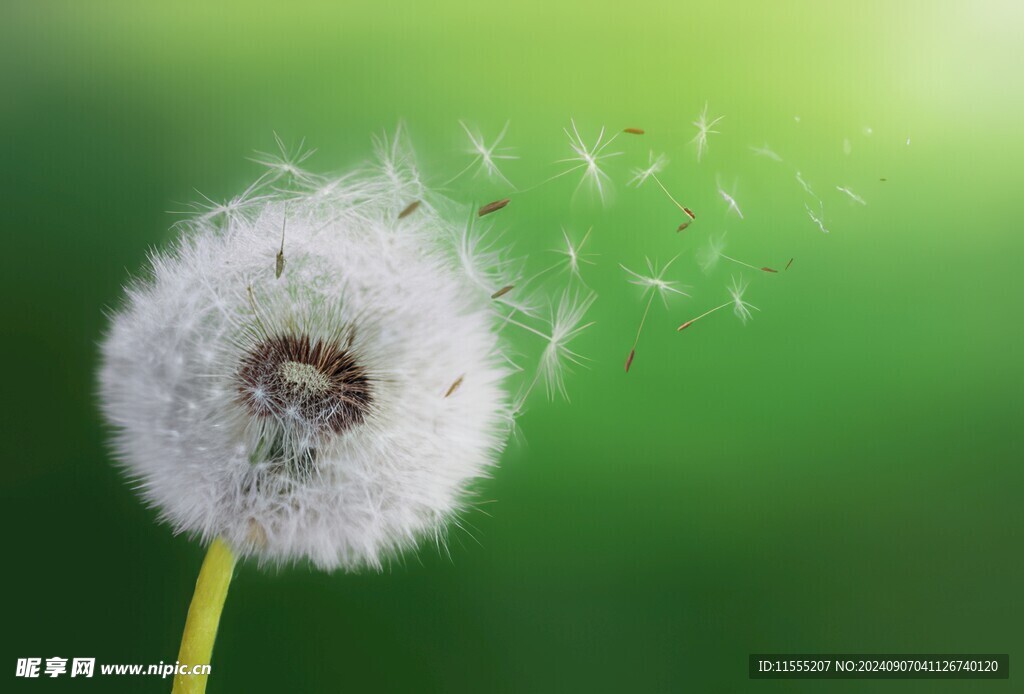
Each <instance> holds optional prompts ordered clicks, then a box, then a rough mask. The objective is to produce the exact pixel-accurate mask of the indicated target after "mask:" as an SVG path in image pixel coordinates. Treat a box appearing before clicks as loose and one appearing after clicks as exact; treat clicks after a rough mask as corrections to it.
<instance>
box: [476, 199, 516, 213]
mask: <svg viewBox="0 0 1024 694" xmlns="http://www.w3.org/2000/svg"><path fill="white" fill-rule="evenodd" d="M508 203H509V199H508V198H502V199H501V200H495V201H494V202H489V203H487V204H486V205H484V206H483V207H481V208H480V210H479V211H478V212H477V213H476V214H477V216H478V217H483V216H484V215H485V214H490V213H491V212H497V211H498V210H500V209H501V208H502V207H504V206H505V205H507V204H508Z"/></svg>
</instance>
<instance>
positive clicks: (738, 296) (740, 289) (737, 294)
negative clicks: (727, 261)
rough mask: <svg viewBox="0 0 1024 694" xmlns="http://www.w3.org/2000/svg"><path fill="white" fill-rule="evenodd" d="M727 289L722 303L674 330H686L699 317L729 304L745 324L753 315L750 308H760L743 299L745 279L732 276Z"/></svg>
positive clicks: (703, 316) (745, 288) (745, 286)
mask: <svg viewBox="0 0 1024 694" xmlns="http://www.w3.org/2000/svg"><path fill="white" fill-rule="evenodd" d="M727 289H728V290H729V301H726V302H725V303H724V304H721V305H719V306H715V307H714V308H712V309H708V310H707V311H705V312H704V313H702V314H700V315H699V316H697V317H696V318H691V319H690V320H688V321H686V322H685V323H683V324H682V325H680V326H679V327H678V328H676V331H677V332H682V331H683V330H686V329H687V328H689V327H690V326H691V325H693V324H694V323H696V322H697V321H699V320H700V319H702V318H705V317H707V316H710V315H711V314H712V313H714V312H715V311H720V310H722V309H723V308H728V307H730V306H732V311H733V314H734V315H735V316H736V317H737V318H739V319H740V322H741V323H743V324H744V325H746V323H747V321H748V320H750V319H751V318H752V317H753V316H752V315H751V313H750V309H754V310H755V311H760V310H761V309H759V308H758V307H757V306H754V305H753V304H750V303H747V302H746V301H744V300H743V293H744V292H745V291H746V290H747V282H746V280H741V279H737V278H735V277H733V278H732V284H731V285H730V286H729V287H727Z"/></svg>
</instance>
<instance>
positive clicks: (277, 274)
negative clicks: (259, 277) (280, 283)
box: [274, 249, 284, 280]
mask: <svg viewBox="0 0 1024 694" xmlns="http://www.w3.org/2000/svg"><path fill="white" fill-rule="evenodd" d="M282 272H284V249H281V250H280V251H278V252H277V265H276V267H275V268H274V279H278V280H279V279H281V273H282Z"/></svg>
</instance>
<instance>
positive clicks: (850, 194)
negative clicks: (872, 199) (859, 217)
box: [836, 186, 867, 205]
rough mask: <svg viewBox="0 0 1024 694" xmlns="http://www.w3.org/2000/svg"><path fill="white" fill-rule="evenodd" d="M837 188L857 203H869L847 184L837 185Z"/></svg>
mask: <svg viewBox="0 0 1024 694" xmlns="http://www.w3.org/2000/svg"><path fill="white" fill-rule="evenodd" d="M836 190H838V191H839V192H840V193H844V194H845V195H846V196H847V197H848V198H850V200H852V201H853V202H855V203H857V204H858V205H867V203H866V202H865V201H864V198H862V197H861V196H859V195H857V194H856V193H854V192H853V191H852V190H850V189H849V188H847V187H846V186H836Z"/></svg>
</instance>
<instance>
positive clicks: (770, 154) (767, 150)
mask: <svg viewBox="0 0 1024 694" xmlns="http://www.w3.org/2000/svg"><path fill="white" fill-rule="evenodd" d="M750 151H751V152H753V153H754V154H755V155H756V156H759V157H765V158H767V159H771V160H772V161H779V162H781V161H782V157H780V156H779V155H778V154H776V153H775V152H774V151H772V149H771V147H769V146H768V144H767V143H765V144H764V145H763V146H761V147H753V146H752V147H751V148H750Z"/></svg>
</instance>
